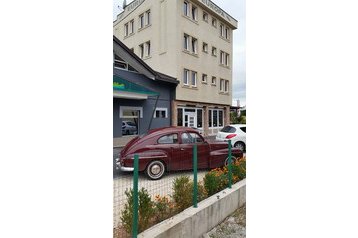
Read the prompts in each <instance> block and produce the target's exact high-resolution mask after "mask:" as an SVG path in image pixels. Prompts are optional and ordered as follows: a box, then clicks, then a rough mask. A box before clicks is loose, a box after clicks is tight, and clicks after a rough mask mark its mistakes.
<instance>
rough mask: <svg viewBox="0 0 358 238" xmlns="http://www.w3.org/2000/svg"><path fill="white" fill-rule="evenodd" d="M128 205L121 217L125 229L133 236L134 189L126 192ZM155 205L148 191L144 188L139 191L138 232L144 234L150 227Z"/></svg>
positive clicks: (125, 206)
mask: <svg viewBox="0 0 358 238" xmlns="http://www.w3.org/2000/svg"><path fill="white" fill-rule="evenodd" d="M125 194H126V196H127V203H126V204H125V205H124V210H123V213H122V215H121V221H122V223H123V227H124V229H125V230H126V231H127V232H128V233H129V234H131V232H132V227H133V210H134V204H133V203H134V200H133V189H130V190H129V191H128V190H127V191H126V192H125ZM153 206H154V203H153V202H152V201H151V199H150V196H149V194H148V191H147V190H146V189H144V188H142V189H141V190H139V191H138V232H142V231H144V230H145V229H147V228H148V227H149V226H150V219H151V218H152V217H153V215H154V207H153Z"/></svg>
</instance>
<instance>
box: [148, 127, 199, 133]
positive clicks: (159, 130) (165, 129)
mask: <svg viewBox="0 0 358 238" xmlns="http://www.w3.org/2000/svg"><path fill="white" fill-rule="evenodd" d="M183 131H188V132H198V131H197V130H195V129H192V128H190V127H183V126H169V127H162V128H157V129H152V130H150V131H148V134H147V135H154V134H163V133H175V132H183Z"/></svg>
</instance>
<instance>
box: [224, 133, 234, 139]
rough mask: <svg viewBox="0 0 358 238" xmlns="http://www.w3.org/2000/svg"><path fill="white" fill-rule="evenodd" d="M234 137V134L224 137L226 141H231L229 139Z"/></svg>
mask: <svg viewBox="0 0 358 238" xmlns="http://www.w3.org/2000/svg"><path fill="white" fill-rule="evenodd" d="M235 136H236V134H230V135H227V136H226V139H231V138H233V137H235Z"/></svg>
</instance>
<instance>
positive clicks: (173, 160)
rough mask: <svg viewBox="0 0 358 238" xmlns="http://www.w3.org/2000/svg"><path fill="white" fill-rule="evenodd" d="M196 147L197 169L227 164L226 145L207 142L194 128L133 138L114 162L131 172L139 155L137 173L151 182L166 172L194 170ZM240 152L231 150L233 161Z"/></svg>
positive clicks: (155, 131) (175, 129)
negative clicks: (135, 158)
mask: <svg viewBox="0 0 358 238" xmlns="http://www.w3.org/2000/svg"><path fill="white" fill-rule="evenodd" d="M194 144H196V145H197V155H198V168H199V169H207V168H210V169H211V168H217V167H221V166H223V165H225V164H226V163H227V161H228V143H224V142H218V141H210V142H209V141H206V140H205V139H204V138H203V137H202V136H201V135H200V134H199V133H198V132H197V130H195V129H192V128H186V127H166V128H160V129H154V130H151V131H149V132H148V133H147V134H145V135H141V136H137V137H135V138H133V139H132V140H131V141H130V142H129V143H128V144H127V145H126V146H125V147H124V148H123V150H122V151H121V153H120V157H119V158H117V159H116V165H117V169H120V170H122V171H133V170H134V169H133V161H134V160H133V158H134V155H138V156H139V171H144V172H145V173H146V175H147V176H148V177H149V178H150V179H153V180H155V179H160V178H161V177H162V176H163V175H164V174H165V172H167V171H178V170H190V169H192V168H193V145H194ZM242 156H243V152H242V151H241V150H239V149H237V148H233V149H232V159H233V160H235V159H239V158H241V157H242Z"/></svg>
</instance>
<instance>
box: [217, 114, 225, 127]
mask: <svg viewBox="0 0 358 238" xmlns="http://www.w3.org/2000/svg"><path fill="white" fill-rule="evenodd" d="M223 122H224V118H223V111H222V110H219V122H218V123H219V127H222V126H223Z"/></svg>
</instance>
